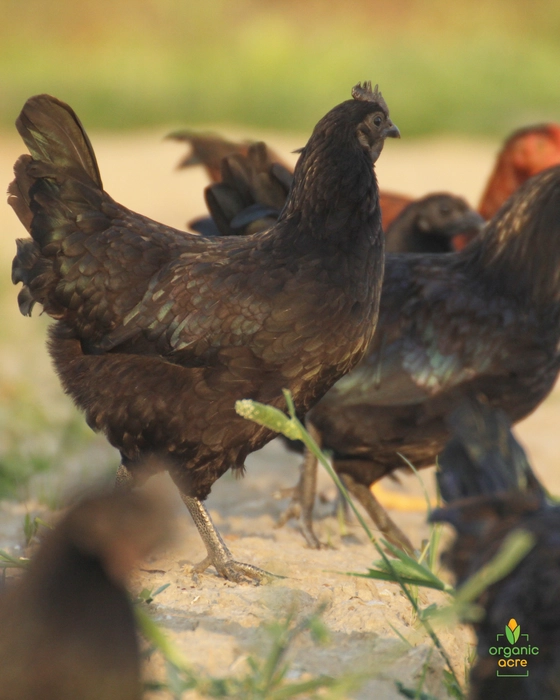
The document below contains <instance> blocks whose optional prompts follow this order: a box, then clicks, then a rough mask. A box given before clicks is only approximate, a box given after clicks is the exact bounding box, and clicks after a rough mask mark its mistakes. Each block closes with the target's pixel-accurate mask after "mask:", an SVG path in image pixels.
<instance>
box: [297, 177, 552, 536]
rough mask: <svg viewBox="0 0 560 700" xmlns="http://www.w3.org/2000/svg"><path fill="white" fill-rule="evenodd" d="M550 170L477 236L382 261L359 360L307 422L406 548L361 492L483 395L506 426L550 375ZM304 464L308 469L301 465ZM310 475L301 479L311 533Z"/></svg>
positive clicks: (418, 456) (547, 385)
mask: <svg viewBox="0 0 560 700" xmlns="http://www.w3.org/2000/svg"><path fill="white" fill-rule="evenodd" d="M559 266H560V167H556V168H552V169H550V170H547V171H545V172H544V173H541V174H540V175H537V176H535V177H534V178H532V179H531V180H530V181H528V182H527V183H525V184H524V185H523V186H522V187H521V188H520V189H519V190H518V191H517V192H516V193H515V194H514V195H513V196H512V197H511V198H510V200H508V202H507V203H506V205H504V207H503V208H502V209H501V210H500V211H499V213H498V214H497V215H496V216H495V217H494V218H493V219H492V220H491V221H490V222H489V223H488V224H487V226H486V228H485V229H483V231H482V233H481V235H480V236H479V237H478V238H477V239H476V241H473V242H472V244H471V245H469V246H468V247H467V248H465V249H464V250H462V251H460V252H458V253H452V254H448V255H413V254H401V255H398V254H395V255H388V256H387V259H386V265H385V277H384V281H383V290H382V296H381V304H380V312H379V321H378V325H377V330H376V333H375V335H374V338H373V340H372V343H371V345H370V348H369V350H368V353H367V355H366V357H365V359H364V360H363V361H362V363H361V364H360V365H359V366H358V367H357V368H356V369H355V370H354V371H353V372H351V373H350V374H348V375H347V376H345V377H343V378H342V379H341V380H339V381H338V382H337V383H336V385H335V386H334V387H333V388H332V389H331V390H330V391H329V392H328V393H327V394H326V396H325V397H324V398H323V399H322V400H321V401H320V402H319V403H318V404H317V405H316V406H315V407H314V408H313V409H312V411H310V412H309V413H308V415H307V423H308V424H309V425H310V426H311V427H312V428H313V429H314V431H315V432H316V433H317V435H318V439H319V441H320V442H322V445H323V447H324V448H326V449H328V450H330V451H331V452H332V453H333V466H334V467H335V469H336V470H337V472H338V473H339V474H341V475H343V477H344V479H345V481H346V483H347V486H348V488H349V489H350V491H351V492H352V493H354V495H355V496H356V497H357V498H358V499H359V500H360V501H361V502H362V504H363V505H364V506H365V507H366V509H367V510H368V512H369V513H370V515H371V516H372V517H373V519H374V521H375V522H376V524H377V525H378V527H379V528H380V530H381V531H382V532H383V533H384V534H385V535H386V536H387V537H388V538H389V539H391V540H392V541H393V542H395V543H398V544H400V545H401V546H403V547H404V548H405V549H411V547H412V545H411V543H410V542H409V540H408V539H407V538H406V537H405V536H404V534H403V533H401V532H400V531H399V530H398V528H396V527H395V526H394V524H393V523H392V522H391V521H390V520H389V519H388V516H387V514H386V513H385V512H384V511H383V510H382V508H381V507H380V506H379V504H378V502H377V501H376V499H375V498H374V496H373V495H372V494H371V493H370V489H369V487H370V486H371V484H373V483H374V482H376V481H377V480H378V479H380V478H381V477H383V476H385V475H387V474H390V473H391V472H393V471H394V470H395V469H397V468H399V467H402V466H403V464H404V461H403V459H402V458H401V457H400V456H399V453H400V454H402V455H403V456H404V457H406V458H407V459H408V460H409V461H410V462H411V463H412V464H413V465H414V466H415V467H416V468H422V467H427V466H430V465H432V464H434V462H435V458H436V457H437V455H438V454H439V453H440V452H441V450H442V449H443V447H444V445H445V443H446V442H447V440H448V438H449V430H448V427H447V423H446V417H447V416H448V415H449V413H450V412H451V411H452V410H453V409H454V407H455V405H456V404H457V402H458V401H461V400H462V398H463V397H464V396H465V395H471V394H473V393H475V394H479V393H480V394H483V395H484V396H486V398H487V400H488V401H489V403H490V405H491V406H493V407H496V408H500V409H502V410H503V411H505V412H506V414H507V415H508V418H509V419H510V421H511V422H513V423H515V422H517V421H519V420H521V419H522V418H524V417H525V416H527V415H528V414H529V413H531V412H532V411H533V410H534V409H535V408H536V407H537V406H538V405H539V403H540V402H541V401H542V400H543V399H544V398H545V397H546V395H547V394H548V393H549V391H550V390H551V389H552V387H553V385H554V382H555V380H556V377H557V375H558V370H559V368H560V353H559V351H558V347H559V341H560V325H559V321H560V284H559V279H558V269H560V267H559ZM307 464H308V469H311V467H309V464H310V463H309V462H307ZM312 483H313V479H312V477H306V476H305V472H304V477H303V481H302V483H301V484H300V489H299V491H300V492H299V494H298V496H297V497H296V505H297V502H298V498H299V500H301V502H302V503H303V504H304V508H303V513H302V516H301V517H302V527H303V529H304V533H307V534H306V539H307V541H308V542H309V543H310V544H311V545H314V546H317V541H316V539H315V538H314V536H310V535H309V530H310V528H311V515H310V509H311V507H312V503H313V499H312V496H310V494H309V493H308V490H309V488H310V485H312Z"/></svg>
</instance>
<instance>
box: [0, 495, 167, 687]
mask: <svg viewBox="0 0 560 700" xmlns="http://www.w3.org/2000/svg"><path fill="white" fill-rule="evenodd" d="M160 506H161V504H160V505H158V504H157V503H156V502H155V501H153V500H152V499H148V498H147V497H146V495H145V494H139V493H135V494H130V493H129V494H123V493H113V494H110V495H99V496H94V497H89V498H86V499H84V500H83V501H82V502H81V503H79V504H78V505H76V506H75V507H74V508H72V510H71V511H70V512H68V513H67V514H66V515H65V516H64V518H63V519H62V521H61V522H60V523H59V524H58V526H57V527H56V529H55V530H54V532H49V533H48V534H47V535H46V536H45V538H44V542H43V543H42V545H41V547H40V549H39V551H38V553H37V554H36V555H35V556H34V557H33V559H32V561H31V566H30V568H29V570H28V571H27V572H26V573H25V574H24V576H23V578H22V579H21V580H20V581H18V582H17V583H16V584H14V585H13V586H12V587H9V588H8V590H7V591H6V592H5V593H3V594H2V595H0V630H1V633H0V700H101V699H102V700H140V698H141V697H142V684H141V678H140V649H139V644H138V638H137V632H136V623H135V617H134V612H133V610H132V605H131V602H130V599H129V595H128V592H127V590H126V582H127V577H128V574H129V573H130V570H131V568H132V567H133V566H134V565H135V564H136V563H137V562H138V561H139V560H141V559H142V558H144V557H145V556H146V555H147V554H149V552H150V551H151V550H152V549H153V548H154V547H155V546H156V545H157V544H159V543H160V542H161V541H162V540H163V539H164V538H165V537H166V531H167V524H166V523H167V518H166V517H165V514H164V510H163V508H162V507H160Z"/></svg>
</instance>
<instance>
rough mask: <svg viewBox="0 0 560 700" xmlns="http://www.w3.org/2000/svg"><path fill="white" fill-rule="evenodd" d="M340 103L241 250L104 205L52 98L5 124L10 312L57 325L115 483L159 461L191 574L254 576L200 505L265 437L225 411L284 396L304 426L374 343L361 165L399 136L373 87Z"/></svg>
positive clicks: (55, 340)
mask: <svg viewBox="0 0 560 700" xmlns="http://www.w3.org/2000/svg"><path fill="white" fill-rule="evenodd" d="M352 94H353V97H354V99H353V100H348V101H346V102H343V103H342V104H340V105H338V106H337V107H335V108H334V109H332V110H331V111H330V112H329V113H328V114H327V115H326V116H325V117H324V118H323V119H321V120H320V121H319V123H318V124H317V126H316V127H315V129H314V131H313V134H312V135H311V138H310V139H309V142H308V143H307V145H306V146H305V148H304V149H303V152H302V154H301V157H300V159H299V161H298V164H297V166H296V170H295V173H294V183H293V186H292V189H291V191H290V194H289V197H288V201H287V203H286V206H285V207H284V209H283V212H282V215H281V216H280V218H279V220H278V222H277V223H276V224H275V225H274V226H273V227H272V228H271V229H269V230H268V231H267V232H265V233H262V234H258V235H257V236H254V237H221V238H215V239H207V238H203V237H201V236H197V235H190V234H185V233H184V232H182V231H177V230H175V229H172V228H169V227H166V226H163V225H161V224H158V223H156V222H154V221H151V220H150V219H147V218H146V217H143V216H140V215H138V214H135V213H134V212H131V211H130V210H128V209H126V208H125V207H123V206H121V205H119V204H117V203H116V202H115V201H114V200H113V199H111V197H109V195H108V194H107V193H106V192H104V190H103V187H102V183H101V178H100V175H99V169H98V166H97V162H96V160H95V155H94V153H93V149H92V147H91V144H90V142H89V139H88V138H87V135H86V133H85V131H84V129H83V127H82V125H81V124H80V122H79V120H78V119H77V117H76V115H75V114H74V112H73V111H72V110H71V109H70V108H69V107H68V106H67V105H65V104H64V103H62V102H59V101H58V100H56V99H55V98H53V97H49V96H45V95H43V96H38V97H33V98H31V99H30V100H28V102H27V103H26V105H25V106H24V108H23V111H22V113H21V115H20V116H19V118H18V120H17V127H18V130H19V132H20V134H21V135H22V137H23V139H24V141H25V143H26V145H27V147H28V148H29V150H30V153H31V156H28V155H25V156H22V157H21V158H20V159H19V160H18V162H17V163H16V166H15V173H16V179H15V180H14V182H13V183H12V184H11V185H10V203H11V204H12V206H13V207H14V209H15V211H16V213H17V214H18V216H19V217H20V219H21V221H22V223H23V224H24V225H25V226H26V228H27V229H28V230H29V232H30V233H31V236H32V238H30V239H25V240H20V241H18V253H17V256H16V258H15V260H14V268H13V281H14V283H17V282H23V289H22V290H21V292H20V294H19V304H20V310H21V311H22V313H24V314H29V313H30V312H31V309H32V307H33V304H35V303H40V304H42V306H43V309H44V311H46V312H47V313H48V314H49V315H50V316H51V317H52V318H54V319H55V320H56V323H55V324H54V326H53V327H52V329H51V332H50V341H49V351H50V353H51V356H52V358H53V360H54V365H55V368H56V371H57V373H58V375H59V377H60V379H61V382H62V384H63V387H64V389H65V391H66V392H67V393H69V394H70V395H71V396H72V398H73V399H74V401H75V402H76V404H77V405H78V406H79V407H80V408H81V409H82V410H83V411H84V412H85V414H86V419H87V421H88V423H89V425H90V426H91V427H92V428H93V429H94V430H99V431H102V432H103V433H105V435H106V437H107V439H108V440H109V442H110V443H111V444H112V445H114V446H115V447H116V448H117V449H118V450H119V451H120V454H121V467H120V468H119V472H118V476H117V480H118V483H120V484H128V485H132V484H133V483H138V482H142V481H143V480H145V479H146V478H147V477H148V476H149V475H150V474H151V473H152V472H153V471H154V469H156V468H157V467H154V464H155V465H159V464H161V463H163V464H164V465H165V468H166V469H167V470H168V472H169V474H170V475H171V477H172V479H173V480H174V481H175V483H176V485H177V487H178V488H179V491H180V493H181V496H182V499H183V501H184V503H185V505H186V506H187V508H188V509H189V511H190V513H191V515H192V517H193V520H194V522H195V524H196V526H197V528H198V530H199V532H200V534H201V537H202V539H203V541H204V544H205V546H206V550H207V553H208V556H207V557H206V559H204V561H203V562H201V563H200V564H199V565H198V566H197V567H195V570H197V571H203V570H205V569H206V568H207V567H208V566H209V565H211V564H212V565H214V567H215V568H216V569H217V571H218V572H219V574H220V575H222V576H224V577H226V578H229V579H231V580H234V581H239V580H242V579H243V578H244V577H245V576H249V577H252V578H255V579H258V580H260V579H262V578H263V577H264V576H265V573H264V572H262V571H261V570H260V569H257V568H256V567H254V566H251V565H249V564H244V563H242V562H236V561H235V560H234V559H233V557H232V555H231V553H230V552H229V550H228V548H227V547H226V545H225V543H224V542H223V540H222V539H221V537H220V535H219V533H218V531H217V530H216V528H215V527H214V525H213V523H212V521H211V519H210V516H209V514H208V512H207V510H206V508H205V507H204V505H203V503H202V501H203V500H204V499H205V498H206V497H207V496H208V494H209V493H210V490H211V488H212V484H213V483H214V482H215V481H216V479H218V478H219V477H220V476H221V475H222V474H224V473H225V472H226V471H227V470H228V469H234V470H235V471H236V472H237V473H238V474H240V473H242V472H243V468H244V462H245V458H246V456H247V455H248V454H249V453H250V452H252V451H254V450H257V449H259V448H261V447H262V446H263V445H265V444H266V443H267V442H268V441H269V440H271V439H272V438H273V437H274V433H273V432H272V431H270V430H267V429H265V428H263V427H261V426H257V425H256V424H254V423H250V422H249V421H246V420H244V419H243V418H241V417H240V416H238V415H237V414H236V412H235V408H234V404H235V401H236V400H237V399H244V398H251V399H256V400H258V401H261V402H264V403H267V404H272V405H275V406H278V407H280V406H281V407H283V406H284V404H285V401H284V396H283V393H282V389H284V388H288V389H290V391H291V392H292V394H293V396H294V400H295V403H296V406H297V410H298V412H299V413H300V414H301V415H304V414H305V413H306V412H307V410H308V409H309V408H311V406H312V405H313V404H314V403H315V402H316V401H318V400H319V399H320V398H321V396H323V395H324V394H325V392H326V391H327V390H328V389H329V388H330V387H331V386H332V384H333V383H334V382H335V381H336V380H337V379H338V378H340V377H341V376H342V375H344V374H345V373H346V372H348V371H349V370H350V369H352V368H353V367H354V366H355V365H356V363H357V362H358V361H359V360H360V359H361V357H362V356H363V354H364V352H365V350H366V348H367V346H368V344H369V341H370V339H371V336H372V334H373V331H374V327H375V320H376V317H377V309H378V304H379V294H380V290H381V279H382V273H383V232H382V229H381V221H380V212H379V207H378V189H377V183H376V179H375V174H374V169H373V164H374V163H375V161H376V160H377V158H378V156H379V154H380V152H381V150H382V148H383V144H384V141H385V138H386V137H396V136H398V135H399V132H398V129H397V128H396V127H395V126H394V125H393V123H392V122H391V120H390V119H389V112H388V108H387V106H386V103H385V101H384V100H383V98H382V96H381V94H380V93H379V92H378V91H377V89H375V90H374V91H372V90H371V86H370V85H369V84H367V85H364V86H363V87H362V86H359V85H358V86H356V87H355V88H354V89H353V93H352ZM333 338H337V339H338V340H337V342H336V343H333V342H332V339H333ZM153 458H155V459H153Z"/></svg>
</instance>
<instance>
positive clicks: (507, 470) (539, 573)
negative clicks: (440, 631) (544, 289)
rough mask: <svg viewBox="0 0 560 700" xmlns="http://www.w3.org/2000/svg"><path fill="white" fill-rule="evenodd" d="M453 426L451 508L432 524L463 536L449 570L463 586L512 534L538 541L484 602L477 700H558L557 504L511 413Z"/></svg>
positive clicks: (464, 411) (447, 496)
mask: <svg viewBox="0 0 560 700" xmlns="http://www.w3.org/2000/svg"><path fill="white" fill-rule="evenodd" d="M449 425H450V429H451V432H452V435H453V437H452V439H451V441H450V442H449V443H448V445H447V446H446V448H445V450H444V451H443V453H442V454H441V456H440V459H439V465H440V472H439V474H438V481H439V484H440V488H441V494H442V497H443V498H444V500H445V501H446V503H447V506H446V507H445V508H441V509H439V510H437V511H435V512H434V513H433V515H432V521H435V522H447V523H449V524H451V525H452V526H453V527H454V528H455V530H456V533H457V535H456V538H455V541H454V542H453V544H452V545H451V548H450V550H449V551H448V552H447V553H446V554H445V555H444V562H445V563H446V564H447V566H448V567H449V568H450V569H451V570H452V571H453V573H454V574H455V576H456V579H457V584H458V585H459V586H461V585H462V584H464V583H465V582H466V581H467V580H468V579H469V577H470V576H472V575H473V574H475V573H476V572H478V571H480V569H481V568H482V567H484V566H485V565H486V564H487V563H488V562H490V561H491V560H492V559H493V557H494V556H495V555H496V554H497V552H498V550H499V549H500V547H501V546H502V545H503V544H504V542H505V541H506V538H508V537H509V536H511V535H512V533H516V532H520V531H525V532H527V533H530V535H531V536H532V537H533V538H534V542H535V544H534V547H533V548H532V549H531V550H530V551H529V553H528V554H527V555H526V557H525V558H524V559H522V560H521V562H520V563H519V564H517V566H515V567H514V568H513V570H511V571H510V572H509V573H508V574H507V575H506V576H505V577H504V578H502V579H501V580H499V581H497V582H496V583H493V584H492V585H490V586H489V587H488V588H487V589H486V590H485V591H484V592H483V593H482V595H480V597H479V598H478V600H477V601H476V602H477V603H478V604H479V605H480V606H482V608H483V610H484V617H483V619H482V620H481V621H480V622H478V623H476V624H475V625H474V628H475V631H476V634H477V637H478V645H477V652H478V659H477V660H476V662H475V665H474V667H473V668H472V671H471V689H470V694H469V698H471V700H494V699H495V698H507V699H508V700H553V699H556V698H558V697H560V508H559V507H558V506H553V505H550V503H548V502H547V499H546V496H545V492H544V490H543V489H542V487H541V486H540V484H539V482H538V480H537V478H536V476H535V475H534V473H533V471H532V469H531V466H530V465H529V462H528V461H527V458H526V456H525V453H524V452H523V449H522V448H521V446H520V445H519V444H518V443H517V441H516V440H515V438H514V437H513V435H512V434H511V432H510V422H509V420H508V418H507V416H506V415H505V414H504V413H503V412H502V411H499V410H492V409H491V408H490V407H489V406H488V405H486V404H484V403H478V402H476V401H466V402H464V403H463V404H461V405H460V406H459V407H458V408H457V409H456V411H454V413H453V414H452V415H451V416H450V419H449ZM506 627H508V628H509V635H508V634H506V633H507V632H508V630H506ZM500 648H501V649H502V651H500ZM528 649H529V650H530V651H529V653H527V650H528ZM521 662H523V663H521ZM508 663H509V665H508Z"/></svg>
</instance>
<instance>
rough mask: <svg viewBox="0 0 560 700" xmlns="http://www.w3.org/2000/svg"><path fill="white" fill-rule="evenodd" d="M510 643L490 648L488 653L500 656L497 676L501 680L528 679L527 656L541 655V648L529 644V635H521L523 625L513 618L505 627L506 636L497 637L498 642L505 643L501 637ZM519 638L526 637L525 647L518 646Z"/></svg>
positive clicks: (501, 634)
mask: <svg viewBox="0 0 560 700" xmlns="http://www.w3.org/2000/svg"><path fill="white" fill-rule="evenodd" d="M504 636H505V638H506V639H507V641H508V642H509V644H510V646H496V647H490V649H488V653H489V654H490V655H491V656H498V657H499V658H498V670H497V671H496V675H497V676H499V677H501V678H505V677H508V678H512V677H513V678H526V677H527V676H528V675H529V661H528V659H526V658H523V657H526V656H536V655H537V654H538V653H539V647H532V646H531V645H530V644H529V635H528V634H521V625H518V624H517V620H515V619H514V618H513V617H512V618H511V620H510V621H509V622H508V623H507V625H506V626H505V635H504V633H503V632H502V633H500V634H497V635H496V641H497V642H498V643H499V642H500V641H503V640H501V639H500V637H504ZM519 637H524V638H525V640H524V641H523V642H522V644H523V646H516V645H517V642H518V640H519Z"/></svg>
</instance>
